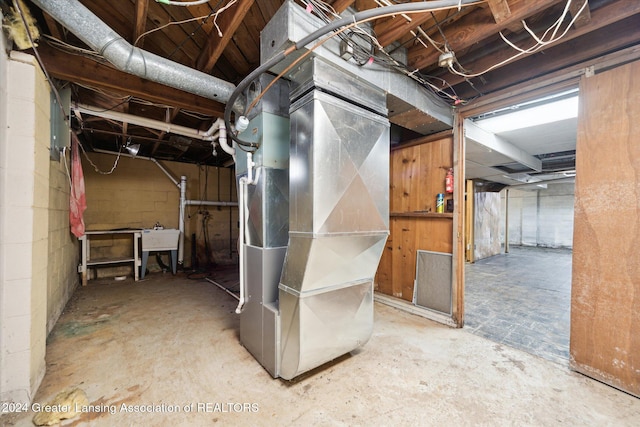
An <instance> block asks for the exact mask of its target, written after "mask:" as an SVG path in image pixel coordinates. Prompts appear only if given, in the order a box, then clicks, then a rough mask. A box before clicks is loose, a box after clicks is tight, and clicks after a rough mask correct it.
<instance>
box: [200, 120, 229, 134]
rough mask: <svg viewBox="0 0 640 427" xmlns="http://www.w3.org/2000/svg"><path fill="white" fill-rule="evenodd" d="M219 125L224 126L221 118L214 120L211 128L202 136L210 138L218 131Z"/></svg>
mask: <svg viewBox="0 0 640 427" xmlns="http://www.w3.org/2000/svg"><path fill="white" fill-rule="evenodd" d="M220 125H224V120H223V119H221V118H218V119H216V121H214V122H213V123H212V124H211V127H210V128H209V130H207V131H206V132H205V133H204V135H205V136H212V135H213V134H214V133H215V132H216V131H217V130H218V129H220Z"/></svg>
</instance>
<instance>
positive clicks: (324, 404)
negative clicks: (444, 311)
mask: <svg viewBox="0 0 640 427" xmlns="http://www.w3.org/2000/svg"><path fill="white" fill-rule="evenodd" d="M191 278H192V279H194V280H189V279H187V277H186V275H184V274H178V275H176V276H172V275H171V274H161V273H156V274H149V275H148V276H147V277H146V278H145V280H143V281H140V282H133V281H132V280H127V281H114V280H106V279H104V280H102V279H101V280H95V281H91V282H90V284H89V285H88V286H86V287H84V288H80V289H77V290H76V292H75V294H74V295H73V297H72V299H71V301H70V302H69V304H68V305H67V307H66V308H65V311H64V313H63V314H62V316H61V317H60V320H59V321H58V322H57V324H56V326H55V327H54V329H53V331H52V332H51V334H50V335H49V339H48V344H47V355H46V361H47V372H46V375H45V377H44V379H43V381H42V384H41V385H40V388H39V390H38V392H37V394H36V396H35V399H34V402H36V403H38V404H44V403H47V402H51V401H52V400H53V398H54V397H55V396H56V395H57V394H58V393H60V392H61V391H64V390H71V389H73V388H80V389H81V390H83V391H84V392H85V393H86V396H87V398H88V401H89V404H90V405H91V406H92V407H93V408H97V409H96V410H88V411H84V410H83V412H82V413H81V414H79V415H77V416H76V417H74V418H73V419H70V420H66V421H63V422H62V423H61V425H62V426H65V427H70V426H76V427H84V426H88V427H103V426H105V427H111V426H149V427H155V426H158V427H164V426H189V427H190V426H211V425H220V426H238V427H240V426H251V427H255V426H267V427H270V426H305V427H306V426H319V427H324V426H331V427H333V426H372V425H374V426H444V425H455V426H519V427H520V426H535V427H539V426H557V425H562V426H614V425H615V426H638V425H640V399H637V398H634V397H632V396H630V395H628V394H625V393H623V392H620V391H617V390H615V389H613V388H611V387H608V386H606V385H604V384H602V383H600V382H597V381H594V380H591V379H589V378H587V377H585V376H582V375H580V374H577V373H575V372H572V371H570V370H569V369H568V368H566V367H564V366H561V365H559V364H557V363H552V362H549V361H547V360H544V359H541V358H539V357H536V356H532V355H530V354H527V353H525V352H523V351H520V350H516V349H513V348H509V347H508V346H505V345H503V344H497V343H495V342H492V341H489V340H487V339H485V338H481V337H478V336H474V335H473V334H470V333H469V332H468V331H467V330H464V329H462V330H461V329H454V328H449V327H446V326H443V325H439V324H436V323H434V322H431V321H429V320H427V319H424V318H422V317H419V316H415V315H411V314H408V313H404V312H401V311H399V310H396V309H394V308H391V307H389V306H385V305H382V304H380V303H376V304H375V320H374V325H373V335H372V337H371V339H370V340H369V342H367V343H366V344H365V345H364V346H363V347H362V349H359V350H356V351H354V352H353V353H352V354H351V355H346V356H343V357H340V358H338V359H337V360H336V361H335V363H329V364H327V365H325V366H322V367H320V368H318V369H316V370H314V371H312V372H309V373H307V374H303V375H302V376H301V377H299V378H297V379H296V380H294V381H291V382H288V381H282V380H274V379H273V378H271V376H270V375H269V374H268V373H267V372H266V371H265V370H264V369H263V368H262V367H261V366H260V365H259V364H258V363H257V362H256V361H255V359H254V358H253V357H252V356H251V355H250V354H249V353H248V352H247V351H246V350H245V349H244V347H242V345H241V344H240V341H239V339H238V331H239V318H238V316H237V315H236V314H235V313H234V311H235V308H236V305H237V301H236V300H235V299H233V298H232V297H231V296H229V295H228V294H226V293H225V292H223V291H222V290H220V289H218V288H217V287H215V286H214V285H212V284H210V283H207V282H204V281H202V280H195V279H196V278H197V275H194V276H192V277H191ZM215 278H216V280H218V281H220V282H221V283H222V284H224V285H225V286H232V285H233V284H234V282H233V281H232V280H227V281H225V278H227V277H226V276H223V277H219V276H218V275H216V276H215ZM34 408H37V407H36V406H33V407H30V410H29V411H27V412H21V413H13V414H2V415H0V426H13V425H15V426H18V427H29V426H33V423H32V422H31V419H32V418H33V417H34V415H35V413H34V410H35V409H34ZM170 408H173V409H170Z"/></svg>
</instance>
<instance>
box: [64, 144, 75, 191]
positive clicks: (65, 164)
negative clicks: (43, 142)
mask: <svg viewBox="0 0 640 427" xmlns="http://www.w3.org/2000/svg"><path fill="white" fill-rule="evenodd" d="M62 159H63V161H64V170H65V171H66V172H67V178H68V179H69V188H70V189H71V188H73V182H72V181H71V173H70V172H69V164H68V163H67V146H66V145H65V146H64V147H62Z"/></svg>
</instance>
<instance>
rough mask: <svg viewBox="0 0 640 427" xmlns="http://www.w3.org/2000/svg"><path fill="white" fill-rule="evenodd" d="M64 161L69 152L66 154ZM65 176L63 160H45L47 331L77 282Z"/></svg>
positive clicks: (77, 251) (76, 250) (75, 243)
mask: <svg viewBox="0 0 640 427" xmlns="http://www.w3.org/2000/svg"><path fill="white" fill-rule="evenodd" d="M66 158H67V163H68V162H69V152H67V153H66ZM69 192H70V188H69V178H68V176H67V172H66V169H65V165H64V160H62V159H61V160H60V161H59V162H49V230H48V232H49V249H48V252H49V263H48V268H47V279H48V280H47V332H51V329H52V328H53V326H54V325H55V323H56V321H57V320H58V317H60V314H61V313H62V310H63V309H64V306H65V305H66V303H67V301H69V298H70V297H71V294H72V293H73V291H74V289H75V288H76V287H77V286H78V284H79V276H78V270H77V266H78V262H79V258H80V256H79V254H80V247H79V244H78V240H77V239H76V238H75V236H73V234H71V232H70V230H69Z"/></svg>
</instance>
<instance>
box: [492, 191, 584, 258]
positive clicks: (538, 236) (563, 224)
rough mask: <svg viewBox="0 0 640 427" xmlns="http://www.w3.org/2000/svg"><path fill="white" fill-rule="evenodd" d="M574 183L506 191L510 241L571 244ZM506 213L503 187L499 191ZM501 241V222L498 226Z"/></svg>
mask: <svg viewBox="0 0 640 427" xmlns="http://www.w3.org/2000/svg"><path fill="white" fill-rule="evenodd" d="M574 197H575V193H574V184H570V183H569V184H549V185H548V188H547V189H541V190H534V191H524V190H517V189H510V190H509V243H510V244H512V245H524V246H545V247H567V248H570V247H571V246H572V245H573V203H574ZM501 199H502V203H501V216H502V218H504V216H505V190H503V191H502V192H501ZM503 221H504V219H503ZM500 239H501V241H502V242H504V223H503V225H502V226H501V228H500Z"/></svg>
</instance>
